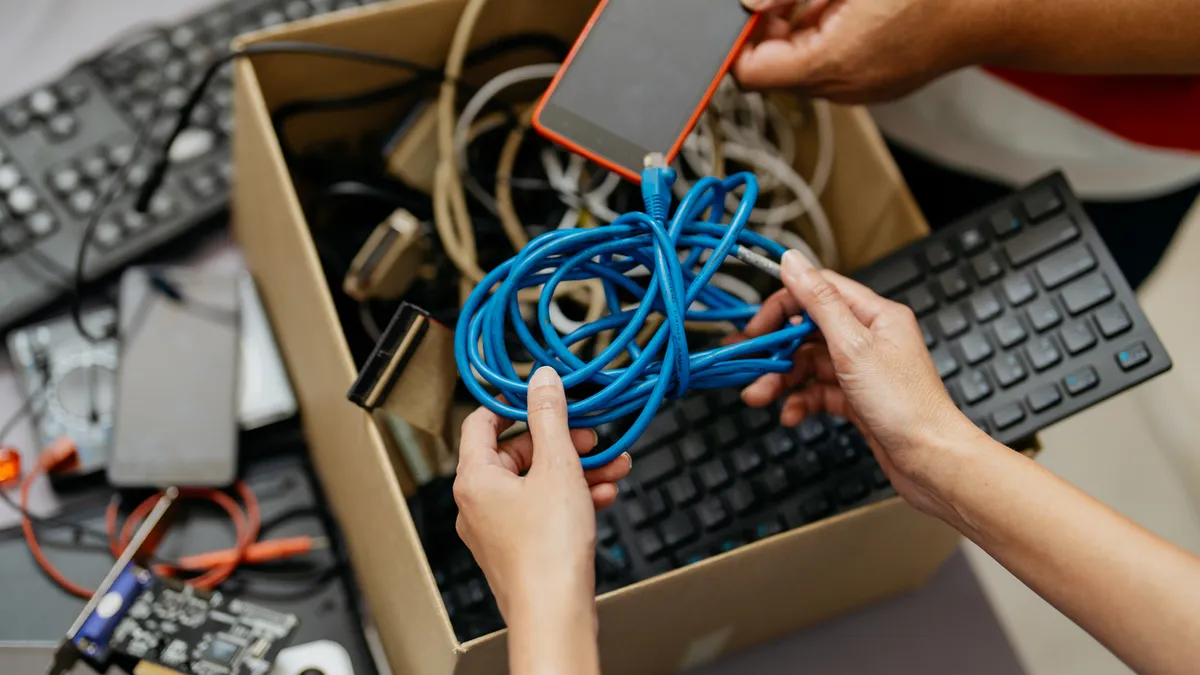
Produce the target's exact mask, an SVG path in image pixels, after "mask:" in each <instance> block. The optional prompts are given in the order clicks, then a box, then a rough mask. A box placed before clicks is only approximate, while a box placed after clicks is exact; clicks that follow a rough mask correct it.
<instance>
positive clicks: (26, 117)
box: [0, 102, 33, 136]
mask: <svg viewBox="0 0 1200 675" xmlns="http://www.w3.org/2000/svg"><path fill="white" fill-rule="evenodd" d="M32 121H33V117H32V116H31V115H30V114H29V110H28V109H27V108H26V107H25V104H24V103H20V102H17V103H14V104H12V105H10V106H8V107H7V108H5V109H4V110H2V111H0V126H3V127H4V130H5V131H7V132H8V133H10V134H12V135H14V136H15V135H17V134H21V133H24V132H25V130H26V129H28V128H29V123H30V122H32Z"/></svg>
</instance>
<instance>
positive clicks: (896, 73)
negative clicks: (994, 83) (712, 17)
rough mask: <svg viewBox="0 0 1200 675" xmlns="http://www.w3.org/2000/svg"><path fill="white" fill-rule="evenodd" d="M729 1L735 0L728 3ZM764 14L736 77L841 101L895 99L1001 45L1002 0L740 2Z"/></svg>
mask: <svg viewBox="0 0 1200 675" xmlns="http://www.w3.org/2000/svg"><path fill="white" fill-rule="evenodd" d="M731 1H732V0H731ZM742 1H743V4H744V5H746V7H747V8H748V9H751V10H755V11H762V12H764V15H763V17H762V20H761V23H760V26H759V30H758V35H757V39H755V40H754V41H752V42H751V43H750V44H749V45H747V46H746V48H745V49H744V50H743V51H742V54H741V55H740V56H739V58H738V60H737V62H736V63H735V64H734V75H735V76H736V77H737V79H738V81H739V82H740V83H741V84H742V85H743V86H745V87H748V88H751V89H779V88H795V89H799V90H801V92H802V93H804V94H807V95H810V96H814V97H817V98H826V99H829V100H832V101H835V102H838V103H872V102H878V101H885V100H891V99H895V98H898V97H900V96H903V95H904V94H907V93H909V92H911V91H913V90H914V89H916V88H918V87H920V86H921V85H923V84H925V83H927V82H929V81H931V80H933V79H935V78H937V77H938V76H940V75H943V74H945V73H948V72H950V71H952V70H955V69H958V68H962V67H964V66H967V65H971V64H974V63H980V62H983V61H985V60H987V59H988V57H989V55H990V53H991V52H990V51H989V50H998V49H999V48H1000V45H1002V44H1003V39H1002V38H1003V37H1004V36H1005V35H1006V31H1005V30H1004V29H1003V21H1004V20H1006V16H1005V9H1004V4H1005V3H998V2H989V1H987V0H966V1H964V2H938V1H935V0H800V1H799V2H797V1H796V0H742Z"/></svg>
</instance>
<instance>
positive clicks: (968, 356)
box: [958, 333, 993, 366]
mask: <svg viewBox="0 0 1200 675" xmlns="http://www.w3.org/2000/svg"><path fill="white" fill-rule="evenodd" d="M958 348H959V349H961V350H962V355H963V358H964V359H965V360H966V362H967V365H971V366H973V365H976V364H978V363H982V362H984V361H986V360H988V359H990V358H991V357H992V353H993V352H992V345H990V344H988V341H987V338H985V337H984V336H983V333H971V334H970V335H965V336H963V337H962V339H960V340H959V341H958Z"/></svg>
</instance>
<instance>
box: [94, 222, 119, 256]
mask: <svg viewBox="0 0 1200 675" xmlns="http://www.w3.org/2000/svg"><path fill="white" fill-rule="evenodd" d="M121 234H122V233H121V227H120V226H119V225H117V224H116V223H114V222H112V221H111V220H102V221H100V222H99V223H98V224H97V225H96V231H95V232H94V233H93V234H92V243H94V244H95V245H96V246H98V247H99V248H102V249H107V248H112V247H113V246H116V245H117V244H118V243H120V241H121Z"/></svg>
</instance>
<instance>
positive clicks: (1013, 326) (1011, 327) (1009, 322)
mask: <svg viewBox="0 0 1200 675" xmlns="http://www.w3.org/2000/svg"><path fill="white" fill-rule="evenodd" d="M992 334H993V335H995V337H996V343H997V344H999V345H1000V346H1001V347H1003V348H1004V349H1008V348H1010V347H1013V346H1015V345H1019V344H1021V343H1022V342H1024V341H1025V338H1026V337H1027V334H1026V333H1025V327H1024V326H1022V325H1021V321H1020V320H1019V319H1017V317H1016V316H1015V315H1013V314H1009V315H1008V316H1004V317H1001V318H1000V319H999V320H998V321H996V323H994V324H992Z"/></svg>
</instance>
